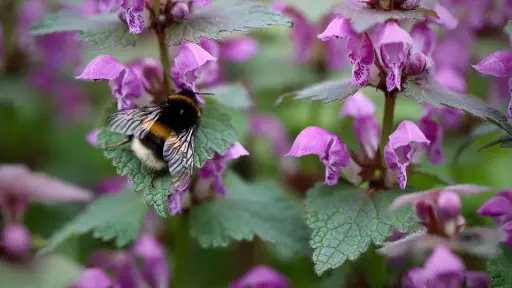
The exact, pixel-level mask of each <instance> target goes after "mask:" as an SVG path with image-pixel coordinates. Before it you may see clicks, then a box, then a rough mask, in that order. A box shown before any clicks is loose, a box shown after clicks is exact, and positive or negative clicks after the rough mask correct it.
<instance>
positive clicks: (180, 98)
mask: <svg viewBox="0 0 512 288" xmlns="http://www.w3.org/2000/svg"><path fill="white" fill-rule="evenodd" d="M167 99H169V100H178V101H184V102H187V103H188V104H190V105H192V107H194V109H195V110H196V112H197V115H199V116H201V109H200V108H199V105H197V103H196V102H195V101H194V100H192V99H190V97H187V96H184V95H179V94H173V95H170V96H168V97H167Z"/></svg>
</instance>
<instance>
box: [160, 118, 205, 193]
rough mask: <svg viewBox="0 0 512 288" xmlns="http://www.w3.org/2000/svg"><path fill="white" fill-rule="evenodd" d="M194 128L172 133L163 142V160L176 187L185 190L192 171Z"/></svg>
mask: <svg viewBox="0 0 512 288" xmlns="http://www.w3.org/2000/svg"><path fill="white" fill-rule="evenodd" d="M196 128H197V126H194V127H192V128H190V129H188V130H185V131H183V132H181V133H179V134H172V135H171V136H170V137H169V138H167V139H166V140H165V143H164V152H163V156H164V160H165V161H166V162H167V167H168V169H169V173H170V174H171V177H172V180H173V183H174V184H173V187H174V188H176V189H180V190H185V189H186V188H187V187H188V184H190V179H191V177H192V173H193V172H194V144H195V135H196Z"/></svg>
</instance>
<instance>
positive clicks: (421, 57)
mask: <svg viewBox="0 0 512 288" xmlns="http://www.w3.org/2000/svg"><path fill="white" fill-rule="evenodd" d="M430 66H431V62H430V59H429V58H428V57H427V56H425V54H423V53H422V52H416V53H414V54H412V55H411V57H410V58H409V62H408V63H407V67H406V71H407V75H409V76H418V75H421V74H422V73H424V72H425V71H427V70H428V69H429V68H430Z"/></svg>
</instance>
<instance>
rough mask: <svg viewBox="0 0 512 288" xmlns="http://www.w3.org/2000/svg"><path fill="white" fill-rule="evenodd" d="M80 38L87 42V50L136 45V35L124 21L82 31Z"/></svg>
mask: <svg viewBox="0 0 512 288" xmlns="http://www.w3.org/2000/svg"><path fill="white" fill-rule="evenodd" d="M77 39H78V40H81V41H84V42H87V50H89V51H95V50H104V49H112V48H116V47H123V48H126V47H134V46H135V39H136V35H133V34H130V29H129V28H128V25H126V24H125V23H123V22H118V23H116V24H113V25H110V26H109V27H104V28H94V29H90V30H87V31H84V32H82V33H80V35H78V37H77Z"/></svg>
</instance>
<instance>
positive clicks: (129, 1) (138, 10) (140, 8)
mask: <svg viewBox="0 0 512 288" xmlns="http://www.w3.org/2000/svg"><path fill="white" fill-rule="evenodd" d="M144 5H145V1H144V0H123V2H122V4H121V8H122V10H123V12H124V17H125V18H126V22H127V23H128V27H129V28H130V33H132V34H139V33H141V32H142V30H144V15H143V12H144Z"/></svg>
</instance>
